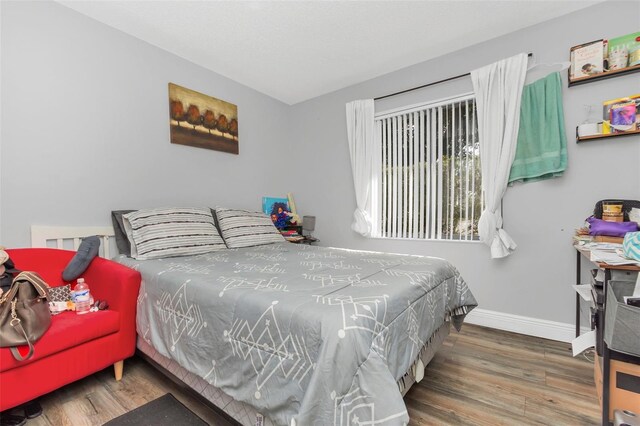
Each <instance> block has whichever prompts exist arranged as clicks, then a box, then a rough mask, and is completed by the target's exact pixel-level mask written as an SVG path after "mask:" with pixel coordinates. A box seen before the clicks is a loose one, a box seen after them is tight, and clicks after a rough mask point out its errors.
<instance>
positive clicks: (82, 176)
mask: <svg viewBox="0 0 640 426" xmlns="http://www.w3.org/2000/svg"><path fill="white" fill-rule="evenodd" d="M0 7H1V8H2V15H1V19H2V21H1V24H2V39H1V42H2V45H1V51H2V69H1V71H2V80H1V84H2V107H1V112H2V118H1V122H2V143H1V146H0V149H1V155H0V161H1V162H0V185H1V187H0V194H1V195H2V198H1V199H0V204H1V206H0V221H1V222H0V243H1V244H4V245H6V246H14V247H16V246H28V245H29V244H30V237H29V226H30V225H32V224H41V225H107V224H110V217H109V212H110V210H112V209H122V208H141V207H153V206H161V205H208V206H215V205H227V206H236V207H245V208H252V209H260V207H261V197H262V196H263V195H271V194H273V195H277V194H282V193H286V192H287V190H288V188H289V186H288V184H287V179H288V178H286V177H285V172H286V170H284V169H283V168H282V167H279V164H278V163H279V161H280V160H279V159H280V158H281V157H282V152H283V151H284V150H286V148H287V143H286V141H287V139H286V138H285V136H286V134H285V132H284V131H283V129H286V126H285V125H284V124H285V123H286V122H287V121H286V119H287V117H288V116H287V114H288V112H289V108H290V107H288V106H287V105H285V104H283V103H281V102H278V101H276V100H274V99H272V98H270V97H268V96H265V95H263V94H260V93H258V92H256V91H254V90H252V89H249V88H247V87H245V86H242V85H240V84H238V83H236V82H234V81H232V80H229V79H227V78H224V77H222V76H220V75H218V74H215V73H213V72H211V71H208V70H206V69H204V68H202V67H199V66H197V65H194V64H193V63H191V62H188V61H185V60H183V59H180V58H178V57H177V56H175V55H172V54H170V53H168V52H166V51H163V50H161V49H158V48H156V47H154V46H152V45H150V44H147V43H145V42H143V41H140V40H138V39H136V38H133V37H131V36H129V35H126V34H124V33H122V32H120V31H118V30H115V29H113V28H110V27H108V26H106V25H103V24H101V23H98V22H96V21H94V20H92V19H89V18H87V17H85V16H83V15H80V14H78V13H77V12H75V11H72V10H70V9H68V8H66V7H64V6H61V5H59V4H57V3H52V2H37V3H31V2H27V3H24V2H20V3H19V2H2V3H1V6H0ZM169 82H173V83H176V84H179V85H182V86H185V87H188V88H190V89H193V90H197V91H199V92H202V93H205V94H209V95H211V96H215V97H217V98H220V99H224V100H226V101H228V102H232V103H234V104H236V105H238V115H239V123H240V135H239V139H240V155H238V156H236V155H231V154H226V153H222V152H217V151H210V150H205V149H198V148H192V147H186V146H181V145H172V144H170V143H169V125H168V121H169V119H168V117H169V116H168V114H169V113H168V88H167V84H168V83H169Z"/></svg>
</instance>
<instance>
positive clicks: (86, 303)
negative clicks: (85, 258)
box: [73, 278, 91, 315]
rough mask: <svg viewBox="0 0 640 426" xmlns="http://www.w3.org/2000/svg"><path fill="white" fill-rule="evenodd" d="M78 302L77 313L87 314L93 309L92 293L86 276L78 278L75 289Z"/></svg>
mask: <svg viewBox="0 0 640 426" xmlns="http://www.w3.org/2000/svg"><path fill="white" fill-rule="evenodd" d="M73 292H74V294H75V302H76V314H78V315H81V314H86V313H87V312H89V309H91V293H90V292H89V286H88V285H87V283H85V282H84V278H78V284H76V286H75V288H74V289H73Z"/></svg>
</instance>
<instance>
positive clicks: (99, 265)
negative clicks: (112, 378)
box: [0, 249, 140, 411]
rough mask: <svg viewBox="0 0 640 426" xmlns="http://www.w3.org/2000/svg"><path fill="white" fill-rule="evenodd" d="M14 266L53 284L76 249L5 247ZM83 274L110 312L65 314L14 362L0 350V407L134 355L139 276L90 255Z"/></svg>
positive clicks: (37, 394)
mask: <svg viewBox="0 0 640 426" xmlns="http://www.w3.org/2000/svg"><path fill="white" fill-rule="evenodd" d="M7 252H8V253H9V256H10V257H11V259H12V260H13V261H14V263H15V265H16V268H18V269H20V270H25V271H35V272H38V273H39V274H40V275H41V276H42V278H43V279H44V280H45V281H46V282H47V283H48V284H49V285H50V286H52V287H54V286H58V285H61V284H64V282H63V280H62V271H63V270H64V268H65V266H66V265H67V263H68V262H69V261H70V260H71V258H72V257H73V256H74V254H75V252H73V251H68V250H57V249H13V250H7ZM82 276H83V277H84V278H85V280H86V282H87V284H88V285H89V288H90V290H91V294H92V295H93V297H94V298H95V299H96V300H98V299H99V300H106V301H107V302H108V303H109V310H107V311H100V312H89V313H87V314H84V315H77V314H76V313H75V312H64V313H62V314H60V315H55V316H53V317H52V318H51V326H50V327H49V329H48V330H47V332H46V333H45V334H44V335H43V336H42V338H40V339H39V340H38V341H37V342H36V343H35V345H34V348H35V353H34V356H33V357H32V358H31V359H29V360H27V361H16V360H15V358H13V355H11V353H10V350H9V348H0V411H3V410H6V409H8V408H11V407H15V406H17V405H20V404H22V403H24V402H27V401H30V400H32V399H34V398H37V397H38V396H40V395H43V394H45V393H47V392H50V391H52V390H55V389H58V388H59V387H61V386H64V385H66V384H68V383H71V382H73V381H75V380H78V379H81V378H83V377H86V376H88V375H90V374H92V373H95V372H97V371H100V370H102V369H103V368H105V367H108V366H110V365H112V364H114V363H115V362H117V361H121V360H123V359H125V358H128V357H130V356H131V355H133V353H134V351H135V338H136V326H135V317H136V300H137V297H138V290H139V287H140V274H139V273H138V272H137V271H134V270H132V269H130V268H127V267H125V266H123V265H120V264H119V263H116V262H113V261H110V260H107V259H103V258H95V259H93V261H92V262H91V264H90V265H89V268H88V269H87V271H85V273H84V274H82Z"/></svg>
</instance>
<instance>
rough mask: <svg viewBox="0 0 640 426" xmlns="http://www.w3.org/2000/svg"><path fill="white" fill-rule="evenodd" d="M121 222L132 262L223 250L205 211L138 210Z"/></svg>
mask: <svg viewBox="0 0 640 426" xmlns="http://www.w3.org/2000/svg"><path fill="white" fill-rule="evenodd" d="M122 218H123V223H124V229H125V231H126V233H127V238H128V239H129V242H130V243H131V257H133V258H134V259H138V260H147V259H159V258H162V257H172V256H188V255H192V254H201V253H207V252H210V251H216V250H222V249H226V248H227V247H226V246H225V244H224V241H222V238H221V237H220V234H219V233H218V230H217V229H216V227H215V225H214V222H213V216H212V215H211V210H210V209H208V208H207V209H201V208H160V209H147V210H138V211H135V212H132V213H128V214H126V215H124V216H122Z"/></svg>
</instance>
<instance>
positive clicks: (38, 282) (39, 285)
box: [13, 271, 49, 298]
mask: <svg viewBox="0 0 640 426" xmlns="http://www.w3.org/2000/svg"><path fill="white" fill-rule="evenodd" d="M19 281H28V282H29V283H31V284H32V285H33V287H35V289H36V291H37V292H38V294H39V295H40V297H44V298H49V284H47V283H46V282H45V281H44V280H43V279H42V277H41V276H40V275H38V274H37V273H36V272H30V271H24V272H20V273H19V274H18V275H16V277H15V278H14V279H13V282H14V283H16V282H19Z"/></svg>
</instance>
